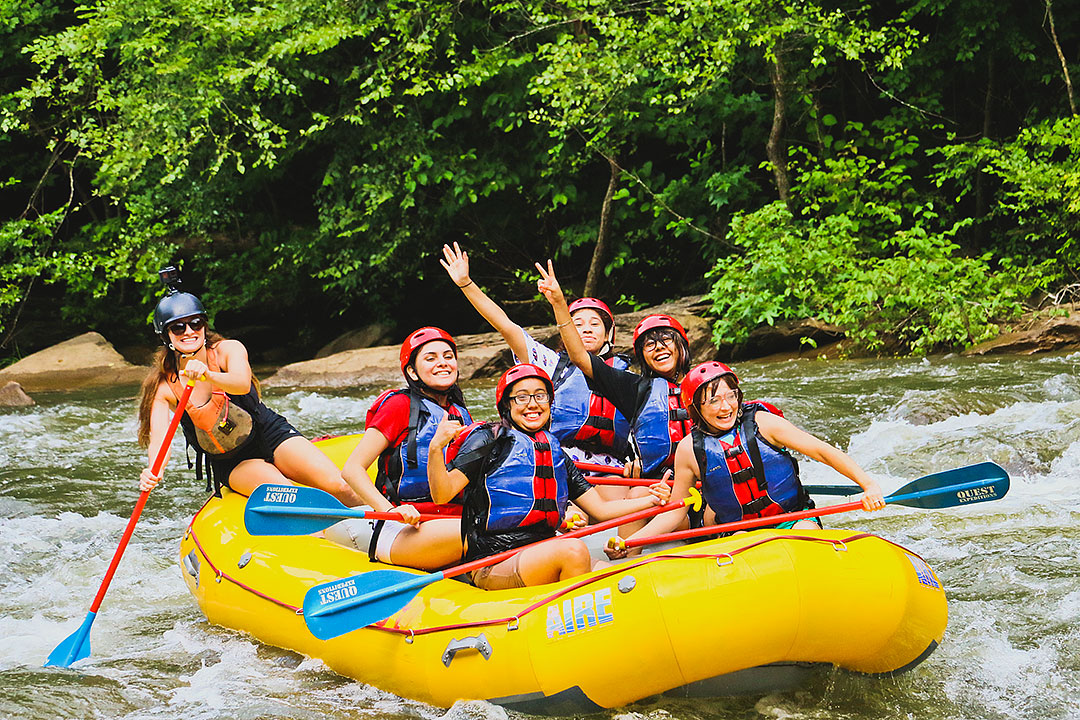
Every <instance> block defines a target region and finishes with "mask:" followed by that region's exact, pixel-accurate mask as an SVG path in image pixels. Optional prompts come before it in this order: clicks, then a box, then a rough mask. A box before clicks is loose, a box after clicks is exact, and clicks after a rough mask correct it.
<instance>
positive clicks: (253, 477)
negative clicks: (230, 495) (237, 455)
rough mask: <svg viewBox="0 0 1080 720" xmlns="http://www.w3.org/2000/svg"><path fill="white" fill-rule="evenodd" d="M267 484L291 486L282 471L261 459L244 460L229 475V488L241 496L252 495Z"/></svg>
mask: <svg viewBox="0 0 1080 720" xmlns="http://www.w3.org/2000/svg"><path fill="white" fill-rule="evenodd" d="M266 483H276V484H281V483H284V484H286V485H289V484H291V483H290V482H289V479H288V478H287V477H285V476H284V475H282V474H281V471H280V470H278V469H277V468H276V467H274V466H273V465H271V464H270V463H268V462H266V461H265V460H263V459H261V458H252V459H251V460H244V461H243V462H242V463H240V464H239V465H237V466H236V467H235V468H233V471H232V472H231V473H229V487H230V488H232V489H233V490H234V491H235V492H238V493H240V494H241V495H251V493H253V492H254V491H255V488H257V487H259V486H260V485H264V484H266Z"/></svg>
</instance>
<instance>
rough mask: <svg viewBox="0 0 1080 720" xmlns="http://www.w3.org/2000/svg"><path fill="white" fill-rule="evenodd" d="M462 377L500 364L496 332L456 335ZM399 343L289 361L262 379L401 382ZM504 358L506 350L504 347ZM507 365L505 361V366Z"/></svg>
mask: <svg viewBox="0 0 1080 720" xmlns="http://www.w3.org/2000/svg"><path fill="white" fill-rule="evenodd" d="M457 343H458V366H459V369H460V373H461V377H462V378H472V377H484V376H486V375H488V374H491V373H492V372H494V369H493V368H497V367H499V366H500V360H499V358H500V354H501V353H503V351H506V344H505V343H504V342H503V340H502V337H501V336H500V335H499V334H498V333H494V332H491V333H483V334H481V335H462V336H460V337H458V338H457ZM399 350H400V346H399V345H380V346H378V347H370V348H359V349H357V350H346V351H344V352H339V353H335V354H333V355H330V356H328V357H324V358H315V359H313V360H304V361H301V362H295V363H290V364H289V365H285V366H283V367H281V368H279V369H278V371H277V372H276V373H274V374H273V375H271V376H270V377H268V378H267V379H266V380H264V381H263V383H262V384H263V386H264V387H317V388H339V387H351V386H356V385H387V384H391V385H393V384H400V383H401V382H402V377H401V367H400V365H399V364H398V363H399V362H400V361H399V360H398V351H399ZM506 356H507V362H508V361H509V351H506ZM508 366H509V365H507V367H508Z"/></svg>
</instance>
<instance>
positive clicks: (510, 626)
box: [506, 616, 521, 632]
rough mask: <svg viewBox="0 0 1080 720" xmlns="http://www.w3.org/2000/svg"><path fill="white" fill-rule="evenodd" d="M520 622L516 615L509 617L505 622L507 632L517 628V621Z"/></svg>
mask: <svg viewBox="0 0 1080 720" xmlns="http://www.w3.org/2000/svg"><path fill="white" fill-rule="evenodd" d="M520 622H521V618H519V617H517V616H514V617H512V618H510V619H509V620H508V621H507V623H506V630H507V632H512V631H514V630H517V629H518V623H520Z"/></svg>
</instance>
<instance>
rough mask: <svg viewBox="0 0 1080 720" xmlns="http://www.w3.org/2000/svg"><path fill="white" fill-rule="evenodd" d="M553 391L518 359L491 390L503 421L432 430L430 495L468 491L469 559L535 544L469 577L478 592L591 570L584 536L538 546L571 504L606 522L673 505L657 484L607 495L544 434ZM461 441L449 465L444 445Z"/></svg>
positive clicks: (539, 372) (441, 497)
mask: <svg viewBox="0 0 1080 720" xmlns="http://www.w3.org/2000/svg"><path fill="white" fill-rule="evenodd" d="M552 394H553V388H552V382H551V378H550V377H548V374H547V373H546V372H545V371H544V370H543V368H540V367H538V366H536V365H532V364H529V363H520V364H518V365H515V366H513V367H512V368H510V369H509V370H507V371H506V372H505V373H503V376H502V377H501V378H500V379H499V383H498V385H497V386H496V388H495V406H496V408H498V411H499V416H500V417H501V418H502V422H500V423H494V424H492V423H477V424H475V425H471V426H470V427H469V428H467V429H466V430H465V431H464V432H463V431H462V429H461V428H460V427H457V426H455V425H454V424H453V423H451V422H450V421H449V420H448V419H446V418H444V419H443V421H442V422H441V423H439V427H438V428H437V429H436V430H435V437H434V438H433V439H432V441H431V446H430V449H429V451H428V452H429V455H428V480H429V483H430V487H431V496H432V498H433V499H435V501H436V502H440V501H441V502H445V501H447V500H449V499H450V498H454V497H457V496H458V494H459V493H463V496H462V497H463V500H462V503H463V509H462V518H461V528H462V536H463V537H464V538H465V559H466V561H472V560H477V559H480V558H486V557H489V556H491V555H495V554H498V553H502V552H505V551H507V550H513V549H514V548H518V547H522V546H525V545H528V546H529V547H526V548H524V549H523V550H522V551H521V552H520V553H516V554H514V555H512V556H511V557H509V558H507V559H505V560H503V561H501V562H498V563H495V564H493V565H488V566H486V567H482V568H479V569H478V570H475V571H473V572H472V573H471V575H470V577H471V580H472V582H473V583H474V584H475V585H476V586H477V587H479V588H482V589H485V590H501V589H506V588H520V587H526V586H530V585H542V584H544V583H550V582H556V581H558V580H565V579H567V578H571V577H574V576H576V575H581V574H582V573H586V572H588V571H589V570H590V569H591V566H592V561H591V559H590V557H589V550H588V548H586V547H585V543H584V542H582V541H581V540H580V539H578V538H561V539H558V540H552V541H551V542H544V543H540V544H537V545H533V544H532V543H535V542H537V541H539V540H544V539H547V538H553V537H554V536H555V531H556V530H557V529H558V528H560V527H561V526H562V524H563V520H564V517H565V515H566V508H567V503H568V502H569V501H570V500H573V501H574V502H575V503H577V504H578V505H580V506H581V507H582V508H583V509H584V510H585V512H587V513H589V515H590V516H592V517H593V518H595V519H597V520H608V519H611V518H614V517H618V516H621V515H624V514H627V513H631V512H635V511H638V510H644V509H647V508H651V507H652V506H653V505H655V504H659V503H661V502H663V501H664V500H666V499H667V497H666V496H667V492H666V487H657V486H654V487H653V488H650V492H649V494H648V495H646V496H645V497H640V498H635V499H620V500H607V499H605V498H603V497H602V496H601V495H600V494H599V493H598V492H597V491H596V489H595V488H593V487H592V486H591V485H590V484H589V482H588V481H587V480H585V478H584V477H583V476H582V474H581V472H580V471H579V470H578V469H577V468H576V467H575V466H574V463H573V462H572V461H571V460H570V457H569V456H568V455H567V454H566V453H565V451H563V449H562V445H561V444H560V443H559V440H558V439H557V438H556V437H555V435H554V434H552V433H550V432H548V425H549V423H550V421H551V397H552ZM459 436H460V437H459ZM455 439H457V442H455V443H454V445H453V446H451V447H450V449H449V450H448V451H447V452H445V459H444V451H443V448H446V447H447V446H448V445H449V444H450V443H451V441H453V440H455Z"/></svg>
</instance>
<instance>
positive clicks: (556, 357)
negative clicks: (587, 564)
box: [440, 243, 630, 499]
mask: <svg viewBox="0 0 1080 720" xmlns="http://www.w3.org/2000/svg"><path fill="white" fill-rule="evenodd" d="M440 262H441V263H442V266H443V267H444V268H445V269H446V272H447V274H449V275H450V279H451V280H452V281H453V282H454V284H455V285H457V286H458V288H460V289H461V292H462V293H463V294H464V295H465V298H466V299H467V300H468V301H469V302H470V303H471V304H472V306H473V307H474V308H476V311H477V312H479V313H480V314H481V315H482V316H483V317H484V319H485V320H487V321H488V322H489V323H490V324H491V326H492V327H493V328H495V329H496V330H498V331H499V333H501V334H502V336H503V339H504V340H506V344H507V345H509V346H510V351H511V352H513V354H514V362H529V363H532V364H534V365H537V366H539V367H541V368H543V369H544V371H545V372H546V373H547V374H548V376H549V377H551V378H552V380H553V382H554V385H555V397H554V400H553V401H552V404H551V433H552V434H553V435H555V437H557V438H558V439H559V441H560V442H561V443H562V445H563V448H564V449H565V450H566V452H567V453H568V454H569V455H570V457H571V458H573V459H574V460H577V461H582V462H589V463H597V464H600V465H619V466H621V465H622V464H623V463H624V462H625V461H626V460H627V458H628V456H629V454H630V446H629V436H630V423H629V422H627V420H626V418H625V417H624V416H623V414H622V413H620V412H619V411H618V410H616V409H615V407H614V406H613V405H612V404H611V403H610V402H608V401H607V400H605V399H604V398H603V397H602V396H600V395H597V394H596V393H594V392H593V389H592V388H591V387H590V385H589V381H588V380H587V378H586V377H585V376H584V375H582V373H581V371H580V370H578V368H577V367H576V366H575V365H574V364H573V363H572V362H571V361H570V358H569V357H568V356H567V354H566V353H565V352H557V351H555V350H552V349H551V348H549V347H547V346H546V345H544V344H543V343H540V342H537V341H536V339H535V338H533V337H532V336H531V335H529V333H528V332H526V331H525V329H524V328H522V327H521V326H520V325H518V324H517V323H515V322H514V321H513V320H511V319H510V318H509V317H508V316H507V314H506V313H505V312H504V311H503V309H502V308H501V307H499V305H498V304H497V303H495V301H493V300H492V299H491V298H490V297H488V296H487V294H486V293H484V291H483V290H481V289H480V288H479V287H478V286H477V285H476V283H475V282H473V280H472V278H471V277H470V276H469V256H468V254H467V253H465V252H464V251H462V250H461V248H459V247H458V244H457V243H454V246H453V247H450V246H449V245H444V246H443V259H442V260H440ZM569 314H570V322H569V323H568V325H569V324H573V325H574V327H575V328H576V330H577V334H578V336H579V337H580V338H581V343H582V344H584V346H585V348H586V350H588V351H589V352H591V353H595V354H596V356H597V357H598V358H600V360H601V361H602V362H604V363H607V364H608V365H610V366H612V367H615V368H618V369H620V370H625V369H626V368H627V367H629V365H630V361H629V359H628V358H626V357H625V356H623V355H619V354H616V353H615V349H614V344H615V317H614V315H613V314H612V312H611V309H610V308H609V307H608V306H607V304H605V303H604V302H602V301H600V300H598V299H596V298H578V299H577V300H575V301H574V302H572V303H571V304H570V306H569ZM600 493H601V494H602V495H604V496H605V497H608V498H610V499H617V498H619V497H625V495H626V489H625V488H615V487H610V486H601V487H600Z"/></svg>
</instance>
